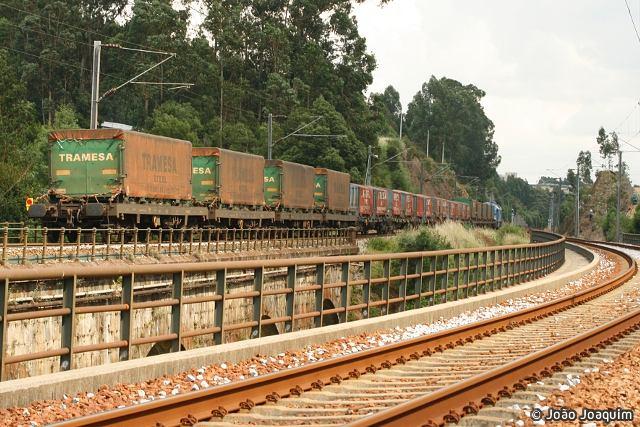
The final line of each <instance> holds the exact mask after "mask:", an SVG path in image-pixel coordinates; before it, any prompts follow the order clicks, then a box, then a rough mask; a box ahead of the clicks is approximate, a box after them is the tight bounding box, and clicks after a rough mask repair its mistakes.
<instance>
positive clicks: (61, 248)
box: [58, 227, 67, 261]
mask: <svg viewBox="0 0 640 427" xmlns="http://www.w3.org/2000/svg"><path fill="white" fill-rule="evenodd" d="M66 231H67V230H65V228H64V227H62V228H61V229H60V238H59V240H58V245H59V251H58V260H59V261H62V255H63V253H64V235H65V232H66Z"/></svg>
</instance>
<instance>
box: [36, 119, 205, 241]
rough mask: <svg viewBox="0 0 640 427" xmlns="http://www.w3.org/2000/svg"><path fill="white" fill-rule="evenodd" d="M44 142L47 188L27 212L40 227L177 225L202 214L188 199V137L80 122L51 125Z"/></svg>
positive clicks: (184, 224)
mask: <svg viewBox="0 0 640 427" xmlns="http://www.w3.org/2000/svg"><path fill="white" fill-rule="evenodd" d="M49 143H50V158H49V166H50V168H49V176H50V189H49V191H48V193H47V194H46V195H45V196H44V197H41V198H40V200H38V202H37V203H36V204H34V205H32V206H31V207H30V209H29V212H28V215H29V217H31V218H38V219H40V220H42V223H43V225H44V226H46V227H55V228H58V227H64V228H77V227H83V228H88V227H105V226H106V227H109V226H122V227H135V226H137V227H183V226H186V225H187V224H188V223H189V222H191V221H199V220H201V219H202V218H206V217H207V208H206V207H197V206H192V204H191V198H192V188H191V143H190V142H188V141H182V140H179V139H173V138H166V137H162V136H156V135H149V134H144V133H139V132H133V131H122V130H116V129H97V130H83V129H78V130H60V131H55V132H51V133H50V134H49ZM67 235H68V236H69V237H70V238H72V237H71V233H69V234H67ZM50 237H53V236H50Z"/></svg>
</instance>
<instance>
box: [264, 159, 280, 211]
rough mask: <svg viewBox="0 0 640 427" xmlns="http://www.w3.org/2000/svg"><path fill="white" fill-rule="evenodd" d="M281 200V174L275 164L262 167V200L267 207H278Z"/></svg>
mask: <svg viewBox="0 0 640 427" xmlns="http://www.w3.org/2000/svg"><path fill="white" fill-rule="evenodd" d="M281 201H282V174H281V173H280V168H279V167H277V166H265V168H264V202H265V204H266V205H267V206H269V207H278V206H279V205H280V203H281Z"/></svg>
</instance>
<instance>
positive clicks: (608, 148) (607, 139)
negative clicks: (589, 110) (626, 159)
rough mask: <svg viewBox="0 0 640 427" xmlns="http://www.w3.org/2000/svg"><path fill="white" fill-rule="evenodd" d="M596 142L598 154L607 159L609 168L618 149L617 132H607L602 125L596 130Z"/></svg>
mask: <svg viewBox="0 0 640 427" xmlns="http://www.w3.org/2000/svg"><path fill="white" fill-rule="evenodd" d="M596 142H597V143H598V147H599V151H600V156H601V157H602V159H603V160H605V161H607V163H608V165H609V169H611V164H612V158H613V156H614V155H615V153H617V152H618V150H619V149H620V144H619V142H618V134H616V133H615V132H611V133H609V134H607V132H606V131H605V130H604V128H603V127H601V128H600V129H599V130H598V136H597V137H596Z"/></svg>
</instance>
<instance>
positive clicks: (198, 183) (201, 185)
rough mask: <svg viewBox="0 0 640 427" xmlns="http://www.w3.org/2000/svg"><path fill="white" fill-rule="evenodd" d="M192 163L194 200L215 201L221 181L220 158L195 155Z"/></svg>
mask: <svg viewBox="0 0 640 427" xmlns="http://www.w3.org/2000/svg"><path fill="white" fill-rule="evenodd" d="M191 162H192V168H193V173H192V176H191V182H192V187H193V198H194V199H195V200H196V201H198V202H212V201H214V200H215V199H216V193H217V187H218V185H217V183H218V181H219V178H218V177H219V168H218V165H219V158H218V157H217V156H196V155H194V156H193V157H192V158H191Z"/></svg>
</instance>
